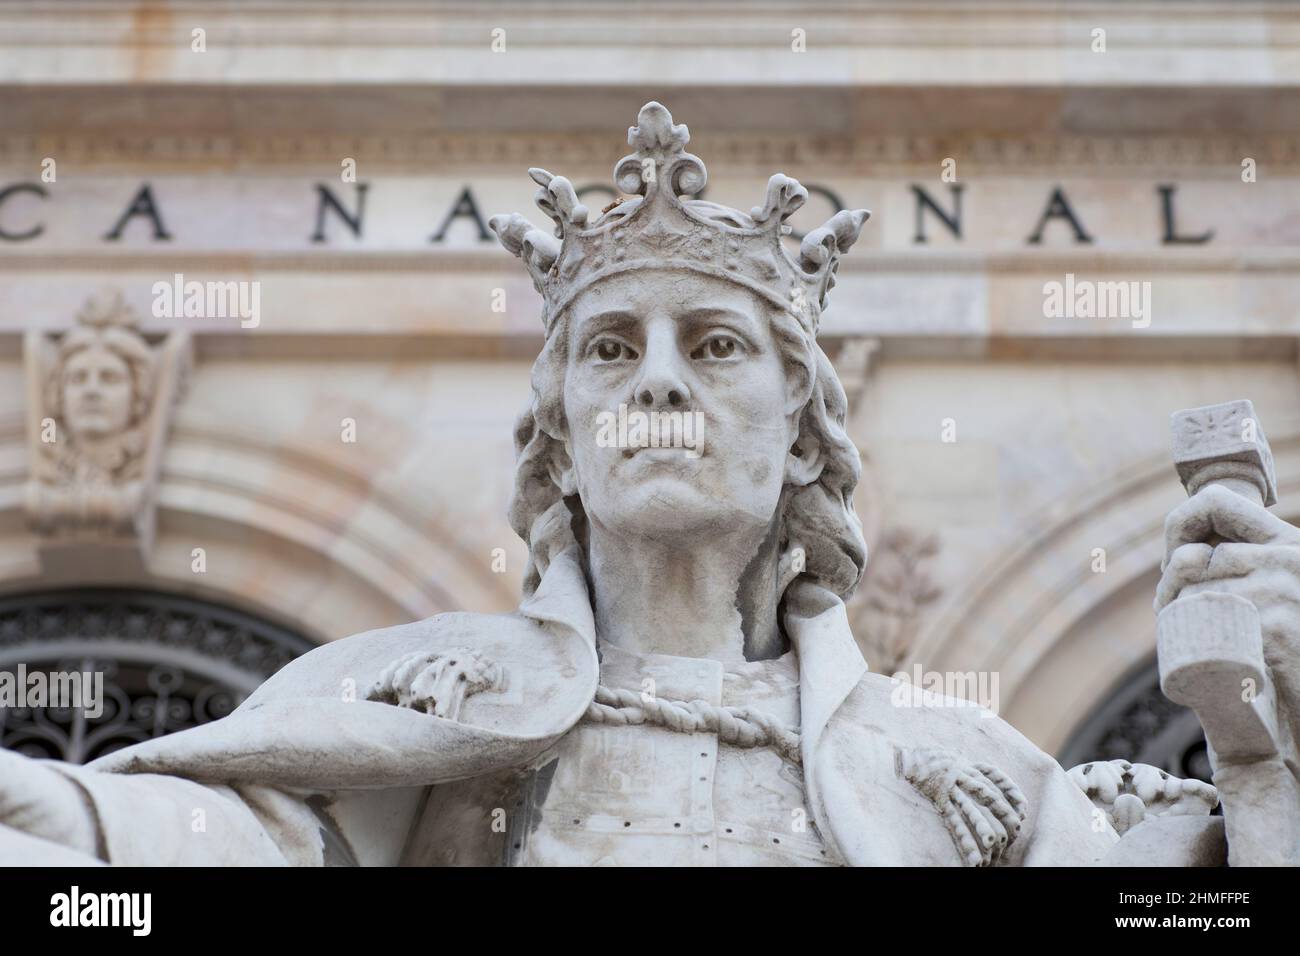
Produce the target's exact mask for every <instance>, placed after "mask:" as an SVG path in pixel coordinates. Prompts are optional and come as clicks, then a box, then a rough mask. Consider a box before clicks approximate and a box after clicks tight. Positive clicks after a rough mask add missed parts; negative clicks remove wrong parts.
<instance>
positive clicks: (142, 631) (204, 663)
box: [0, 588, 314, 763]
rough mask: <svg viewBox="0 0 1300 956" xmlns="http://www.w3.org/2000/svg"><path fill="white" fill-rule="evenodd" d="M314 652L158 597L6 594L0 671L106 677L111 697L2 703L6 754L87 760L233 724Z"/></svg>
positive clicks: (285, 637) (277, 633) (256, 623)
mask: <svg viewBox="0 0 1300 956" xmlns="http://www.w3.org/2000/svg"><path fill="white" fill-rule="evenodd" d="M313 646H314V645H313V644H312V642H310V641H309V640H307V639H306V638H304V637H302V636H300V635H298V634H294V633H292V632H290V631H288V630H285V629H283V628H281V627H279V626H277V625H274V624H271V623H269V622H267V621H264V620H261V619H258V618H255V617H253V616H250V615H248V614H245V613H242V612H240V611H235V610H233V609H231V608H227V607H222V606H221V605H218V604H212V603H208V602H205V601H200V600H196V599H194V598H188V597H179V596H176V595H169V594H163V593H158V592H152V591H135V590H123V589H113V588H84V589H79V590H70V591H50V592H44V593H38V594H24V595H18V596H13V597H8V598H3V599H0V671H7V672H9V673H11V674H16V673H17V668H18V666H19V665H25V667H26V671H27V673H28V674H31V673H33V672H37V671H40V672H45V673H52V672H63V673H70V672H79V673H89V674H94V673H96V672H98V673H102V675H103V678H102V679H103V690H102V705H101V706H97V707H95V708H93V709H88V708H86V707H55V706H26V707H13V706H0V746H3V747H7V748H10V749H13V750H17V751H19V752H21V753H25V754H28V755H30V756H33V757H50V758H55V759H59V760H67V761H69V762H72V763H86V762H88V761H91V760H94V759H95V758H96V757H100V756H103V755H104V754H107V753H111V752H113V751H114V750H118V749H120V748H122V747H126V746H129V745H131V744H134V743H138V742H140V741H143V740H148V739H150V738H152V737H160V736H162V735H163V734H169V733H174V732H175V731H178V730H184V729H185V728H187V727H193V726H196V725H198V724H203V723H207V722H208V721H211V720H216V719H217V718H219V717H223V716H225V715H226V714H228V713H230V711H232V710H234V709H235V708H236V707H237V706H239V703H240V702H241V701H242V700H243V699H244V698H245V697H246V696H248V694H250V693H251V692H252V691H253V690H254V689H255V688H256V687H257V686H258V685H259V684H261V683H262V682H263V681H264V680H266V678H268V677H270V676H271V675H272V674H274V673H275V672H276V671H277V670H279V669H280V668H281V667H283V666H284V665H285V664H287V663H288V662H289V661H291V660H292V659H293V658H295V657H297V656H298V655H300V654H302V653H304V652H306V651H308V650H310V649H311V648H312V647H313ZM95 712H97V713H95ZM92 713H94V714H95V715H94V716H92Z"/></svg>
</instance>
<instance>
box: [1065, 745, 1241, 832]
mask: <svg viewBox="0 0 1300 956" xmlns="http://www.w3.org/2000/svg"><path fill="white" fill-rule="evenodd" d="M1069 774H1070V779H1071V780H1073V781H1074V782H1075V784H1076V785H1077V786H1078V787H1079V789H1080V790H1082V791H1083V792H1084V795H1085V796H1087V798H1088V799H1089V800H1091V801H1092V804H1093V806H1095V807H1097V808H1098V809H1099V810H1101V811H1102V812H1103V813H1105V815H1106V819H1107V820H1108V821H1110V824H1111V826H1113V827H1114V828H1115V831H1116V832H1117V833H1119V834H1120V835H1121V836H1122V835H1123V834H1124V833H1126V832H1127V831H1128V830H1130V829H1131V828H1133V827H1134V826H1136V825H1137V824H1139V823H1141V822H1142V821H1143V820H1144V819H1146V818H1147V817H1148V816H1156V817H1164V816H1170V817H1172V816H1186V815H1192V816H1203V815H1205V814H1208V813H1209V812H1210V811H1211V810H1213V809H1214V808H1215V807H1216V806H1218V803H1219V795H1218V793H1217V791H1216V790H1215V789H1214V787H1212V786H1210V785H1209V784H1208V783H1206V782H1205V781H1203V780H1182V779H1180V778H1178V777H1175V776H1174V775H1173V774H1171V773H1168V772H1167V771H1164V770H1161V769H1160V768H1159V767H1152V766H1151V765H1149V764H1144V763H1129V762H1128V761H1127V760H1094V761H1091V762H1089V763H1084V764H1079V766H1077V767H1072V768H1071V769H1070V771H1069Z"/></svg>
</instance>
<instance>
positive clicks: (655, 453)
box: [623, 447, 704, 461]
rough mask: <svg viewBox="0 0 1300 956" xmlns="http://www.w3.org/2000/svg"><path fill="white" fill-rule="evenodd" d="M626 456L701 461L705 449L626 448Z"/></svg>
mask: <svg viewBox="0 0 1300 956" xmlns="http://www.w3.org/2000/svg"><path fill="white" fill-rule="evenodd" d="M623 457H624V458H634V457H635V458H641V459H642V460H643V461H679V460H682V459H685V460H687V461H699V460H700V459H701V458H702V457H704V449H703V448H701V449H699V450H693V449H690V448H652V447H646V448H625V449H623Z"/></svg>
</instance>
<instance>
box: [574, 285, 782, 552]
mask: <svg viewBox="0 0 1300 956" xmlns="http://www.w3.org/2000/svg"><path fill="white" fill-rule="evenodd" d="M769 308H770V307H769V306H768V305H767V304H766V303H764V302H763V300H761V299H759V298H758V297H756V296H755V295H754V294H752V293H751V292H749V291H748V290H746V289H744V288H742V287H740V286H737V285H735V284H733V283H730V282H726V281H724V280H721V279H714V278H710V277H708V276H702V275H698V274H695V273H691V272H666V271H650V270H642V271H637V272H630V273H623V274H619V275H616V276H613V277H611V278H609V279H606V280H604V281H603V282H600V283H598V284H596V285H594V286H592V287H590V288H588V289H586V290H584V292H583V293H582V294H581V295H580V296H579V297H578V298H577V299H576V300H575V301H574V302H573V304H572V305H571V306H570V309H571V313H570V322H569V331H568V334H569V343H568V344H569V356H568V366H567V370H566V377H565V388H564V411H565V418H566V421H567V425H568V438H569V453H570V457H571V459H572V466H573V472H572V479H573V481H574V482H575V483H576V486H577V491H578V494H579V495H580V496H581V498H582V503H583V508H584V510H585V511H586V513H587V515H588V517H589V518H590V519H591V520H592V521H594V522H597V523H599V524H601V525H603V526H605V527H606V528H609V529H611V530H613V531H616V532H619V533H623V534H641V535H648V536H651V537H666V536H670V535H674V534H678V533H681V532H682V531H687V530H695V531H698V530H701V529H708V528H712V529H714V530H715V531H717V532H719V533H721V532H724V531H725V532H730V531H733V530H738V527H739V526H740V525H749V526H767V525H768V524H769V523H770V522H771V520H772V518H773V515H774V514H775V512H776V508H777V505H778V503H779V500H780V495H781V489H782V486H783V485H784V483H785V470H786V459H787V455H788V452H789V449H790V446H791V444H792V443H793V441H794V439H795V437H796V413H797V411H798V404H799V401H800V400H799V399H798V398H797V397H796V395H795V394H794V393H795V386H794V385H792V382H791V379H792V378H795V376H787V374H786V370H785V368H784V365H783V362H782V357H781V354H780V351H779V350H778V348H777V345H776V342H775V341H774V339H773V336H772V330H771V323H770V320H769V316H768V310H769ZM620 405H621V406H624V409H623V412H622V413H620ZM651 412H655V413H659V416H660V417H659V418H658V420H657V422H656V420H655V419H654V418H653V416H651V415H649V413H651ZM664 413H669V414H667V415H665V414H664ZM674 413H675V414H674ZM638 414H640V415H643V416H645V417H644V418H642V419H641V421H642V422H645V421H647V420H648V421H649V423H650V426H651V428H654V427H658V428H659V429H661V430H660V431H659V433H658V434H660V435H661V436H663V435H665V434H667V435H669V436H670V441H675V442H676V444H678V445H679V446H680V447H637V446H638V444H639V445H645V444H646V442H645V441H641V442H639V443H638V442H637V441H636V439H637V437H638V432H637V425H638V422H637V418H636V416H637V415H638ZM620 417H621V418H622V419H623V420H624V421H626V422H627V425H626V427H625V428H623V427H621V422H620ZM623 438H626V439H628V440H627V441H623V440H622V439H623ZM612 439H615V440H612Z"/></svg>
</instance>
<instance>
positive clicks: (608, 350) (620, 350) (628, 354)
mask: <svg viewBox="0 0 1300 956" xmlns="http://www.w3.org/2000/svg"><path fill="white" fill-rule="evenodd" d="M596 358H598V359H600V360H601V361H602V362H618V361H620V360H622V359H634V358H636V352H634V351H633V350H632V349H630V348H628V347H627V346H626V345H624V344H623V343H622V342H615V341H614V340H613V339H604V340H602V341H600V342H598V343H597V344H596Z"/></svg>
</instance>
